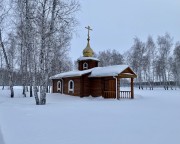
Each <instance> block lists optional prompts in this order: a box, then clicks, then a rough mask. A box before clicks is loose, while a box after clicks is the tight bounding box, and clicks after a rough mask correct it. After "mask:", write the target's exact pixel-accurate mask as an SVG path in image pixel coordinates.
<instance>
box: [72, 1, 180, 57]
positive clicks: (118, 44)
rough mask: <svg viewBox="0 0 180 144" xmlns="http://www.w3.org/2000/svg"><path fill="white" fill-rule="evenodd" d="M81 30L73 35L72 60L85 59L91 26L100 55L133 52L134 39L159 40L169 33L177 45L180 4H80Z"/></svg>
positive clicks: (137, 2) (161, 2)
mask: <svg viewBox="0 0 180 144" xmlns="http://www.w3.org/2000/svg"><path fill="white" fill-rule="evenodd" d="M80 3H81V10H80V11H79V12H78V14H77V16H78V20H79V23H80V24H79V26H78V27H77V35H74V38H73V40H72V45H71V51H70V57H72V59H73V60H76V59H77V58H78V57H80V56H82V51H83V49H84V48H85V47H86V44H87V30H86V29H85V28H84V27H85V26H88V25H90V26H91V27H92V29H93V31H92V32H91V33H90V37H91V41H90V44H91V48H92V49H93V50H94V51H95V52H96V53H98V52H99V51H103V50H106V49H116V50H118V51H119V52H120V53H124V52H125V51H127V50H128V49H130V48H131V46H132V44H133V38H134V37H135V36H137V37H139V38H140V39H141V40H143V41H146V39H147V37H148V35H152V36H153V38H154V40H156V38H157V36H158V35H164V34H165V33H166V32H168V33H169V34H170V35H171V36H173V37H174V42H176V41H178V40H180V28H179V27H180V0H80Z"/></svg>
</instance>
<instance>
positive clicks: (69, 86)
mask: <svg viewBox="0 0 180 144" xmlns="http://www.w3.org/2000/svg"><path fill="white" fill-rule="evenodd" d="M71 84H72V88H71ZM69 92H73V93H74V81H73V80H69V82H68V93H69Z"/></svg>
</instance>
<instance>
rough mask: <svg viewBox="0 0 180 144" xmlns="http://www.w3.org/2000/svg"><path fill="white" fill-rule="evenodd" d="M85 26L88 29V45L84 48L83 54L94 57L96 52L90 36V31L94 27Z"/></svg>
mask: <svg viewBox="0 0 180 144" xmlns="http://www.w3.org/2000/svg"><path fill="white" fill-rule="evenodd" d="M85 28H86V29H88V38H87V46H86V48H85V49H84V50H83V56H84V57H93V55H94V52H93V50H92V49H91V46H90V36H89V31H90V30H92V29H91V28H90V26H88V27H85Z"/></svg>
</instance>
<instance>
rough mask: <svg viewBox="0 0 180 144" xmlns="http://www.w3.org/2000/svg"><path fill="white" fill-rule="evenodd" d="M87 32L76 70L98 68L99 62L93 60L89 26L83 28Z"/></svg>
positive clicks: (95, 59)
mask: <svg viewBox="0 0 180 144" xmlns="http://www.w3.org/2000/svg"><path fill="white" fill-rule="evenodd" d="M85 28H86V29H87V30H88V38H87V46H86V48H85V49H84V50H83V57H80V58H79V59H78V60H77V61H78V70H87V69H91V68H94V67H98V63H99V60H98V59H97V58H94V57H93V56H94V51H93V50H92V48H91V46H90V31H92V29H91V28H90V26H88V27H85Z"/></svg>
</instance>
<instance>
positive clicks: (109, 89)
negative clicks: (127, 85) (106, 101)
mask: <svg viewBox="0 0 180 144" xmlns="http://www.w3.org/2000/svg"><path fill="white" fill-rule="evenodd" d="M104 98H116V81H115V80H113V79H112V80H106V81H105V83H104Z"/></svg>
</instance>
